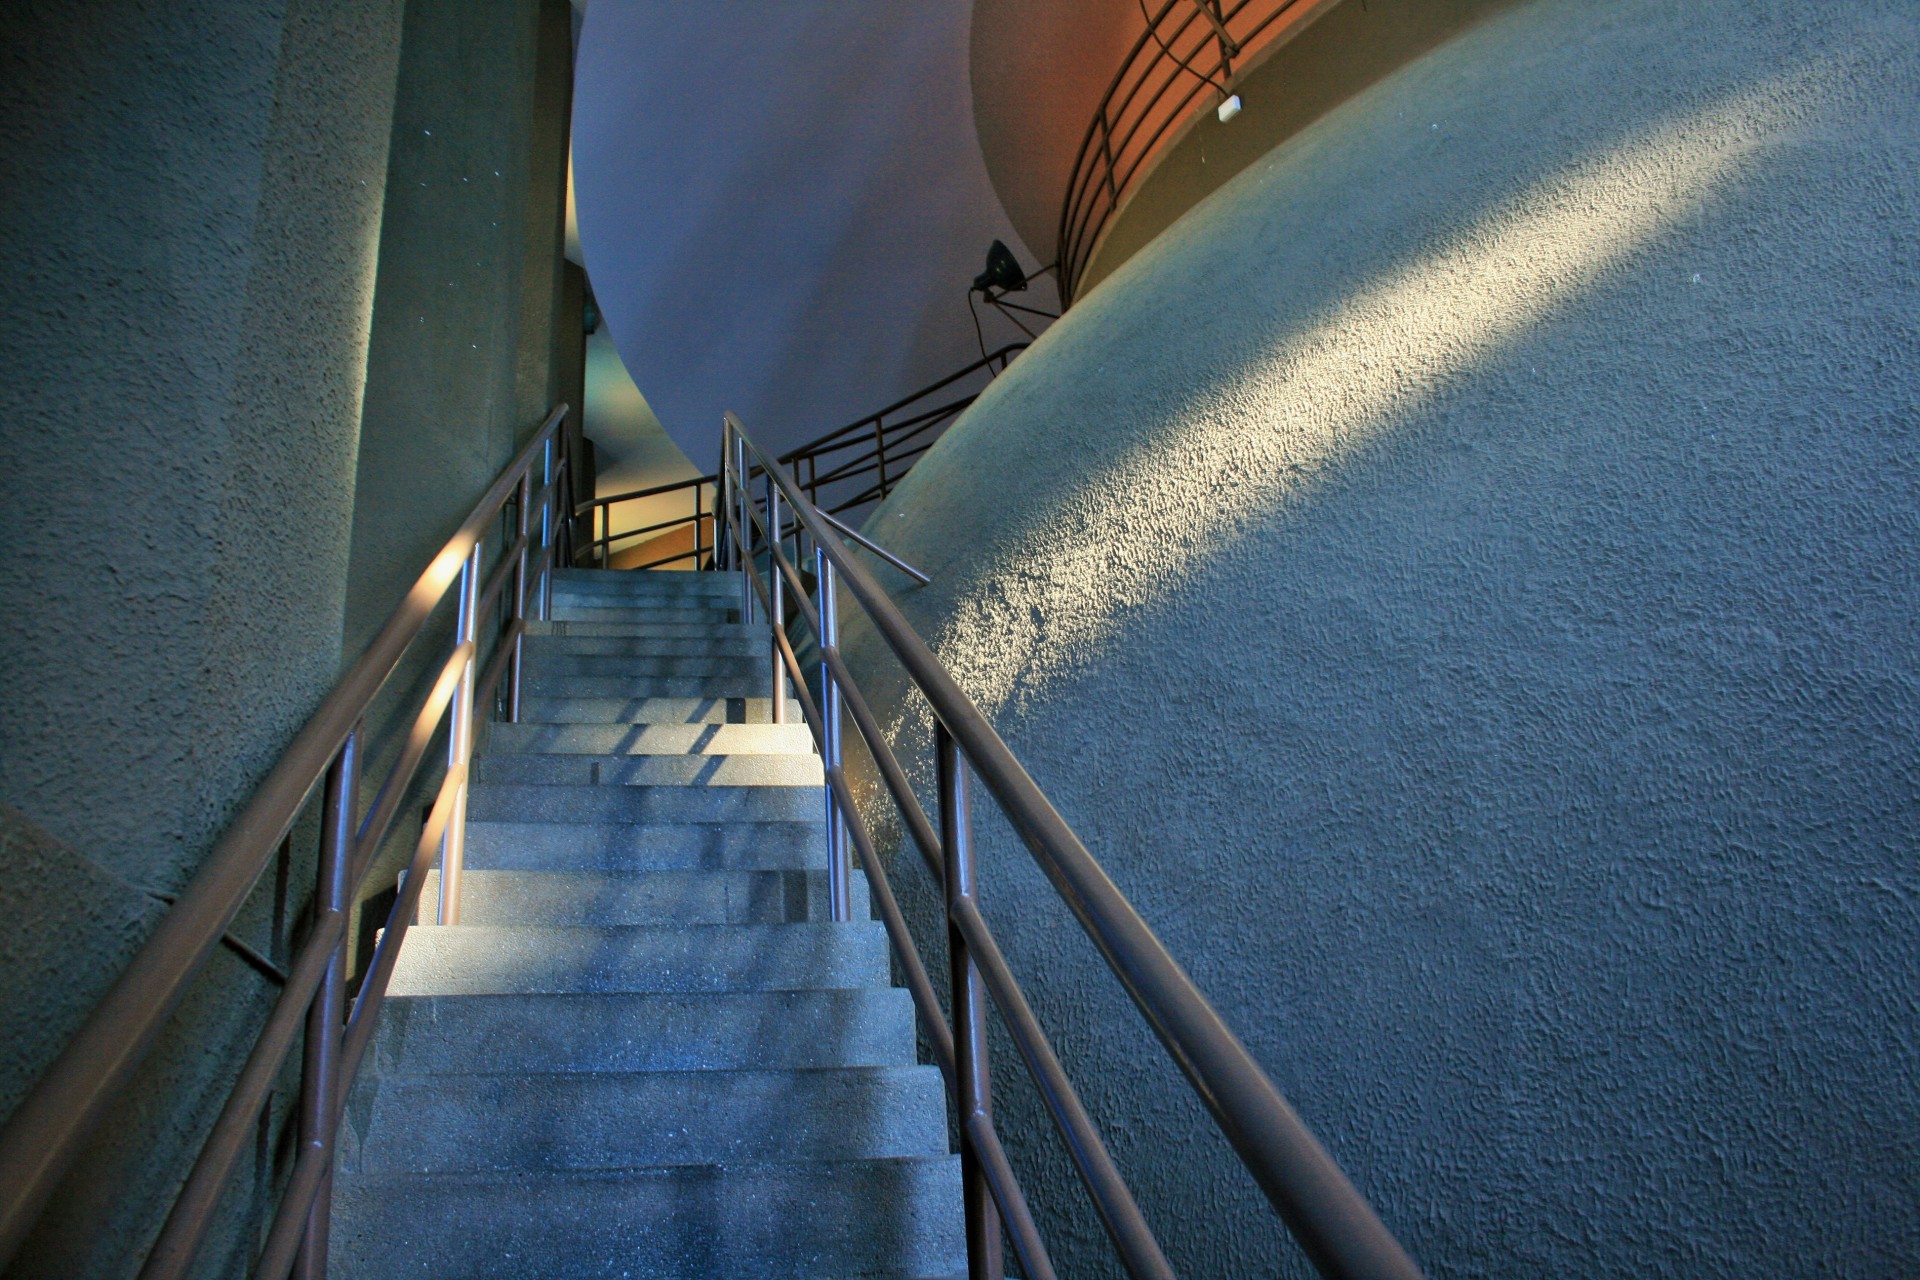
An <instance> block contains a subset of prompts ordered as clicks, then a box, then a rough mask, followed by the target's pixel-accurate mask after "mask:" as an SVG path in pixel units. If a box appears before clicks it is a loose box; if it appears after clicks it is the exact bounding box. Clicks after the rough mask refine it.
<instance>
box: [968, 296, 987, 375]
mask: <svg viewBox="0 0 1920 1280" xmlns="http://www.w3.org/2000/svg"><path fill="white" fill-rule="evenodd" d="M973 295H974V290H972V289H969V290H967V314H968V315H970V316H972V317H973V340H974V341H975V342H977V343H979V344H980V358H981V359H982V360H985V359H986V358H987V339H986V335H985V334H983V333H981V332H980V311H979V308H977V307H975V306H974V305H973Z"/></svg>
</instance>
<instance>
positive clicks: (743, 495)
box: [733, 435, 757, 622]
mask: <svg viewBox="0 0 1920 1280" xmlns="http://www.w3.org/2000/svg"><path fill="white" fill-rule="evenodd" d="M751 480H752V473H751V472H750V471H748V470H747V438H746V437H745V436H739V435H736V436H735V437H734V438H733V483H734V489H735V495H736V499H737V506H738V510H737V512H736V514H735V516H734V520H735V526H734V527H735V529H736V531H737V532H738V534H739V543H740V545H739V546H738V547H736V548H735V550H736V551H737V552H738V553H739V555H740V621H742V622H752V621H754V615H755V613H756V612H757V611H756V610H755V609H754V607H753V583H752V582H751V581H749V580H748V577H747V575H748V574H750V573H752V572H753V516H752V510H753V491H752V490H751V489H749V488H748V487H747V486H748V484H749V483H750V482H751Z"/></svg>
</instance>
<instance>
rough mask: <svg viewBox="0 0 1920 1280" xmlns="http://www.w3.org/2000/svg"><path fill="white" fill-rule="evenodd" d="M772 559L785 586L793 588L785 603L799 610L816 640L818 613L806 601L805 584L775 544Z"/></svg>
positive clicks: (818, 627)
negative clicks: (785, 582)
mask: <svg viewBox="0 0 1920 1280" xmlns="http://www.w3.org/2000/svg"><path fill="white" fill-rule="evenodd" d="M772 557H773V561H774V563H775V564H777V565H779V566H780V576H781V577H783V578H785V579H786V580H787V585H788V586H790V587H792V588H793V594H792V595H791V597H789V599H788V601H787V603H788V604H790V605H792V606H793V607H794V608H796V609H798V610H800V616H801V617H803V618H805V619H806V620H807V626H808V627H810V628H812V630H813V634H814V636H815V637H816V638H818V637H819V635H820V611H819V610H818V609H816V608H814V607H813V601H811V600H809V599H807V584H806V583H805V582H804V581H803V580H802V579H801V577H800V571H799V570H798V569H796V568H794V567H793V562H792V561H790V560H788V559H787V553H786V552H785V551H783V550H782V549H781V547H780V544H779V543H777V542H776V543H774V544H773V551H772Z"/></svg>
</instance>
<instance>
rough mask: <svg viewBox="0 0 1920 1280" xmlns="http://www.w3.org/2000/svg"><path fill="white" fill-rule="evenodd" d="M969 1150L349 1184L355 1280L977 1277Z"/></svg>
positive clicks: (340, 1213)
mask: <svg viewBox="0 0 1920 1280" xmlns="http://www.w3.org/2000/svg"><path fill="white" fill-rule="evenodd" d="M959 1198H960V1164H959V1158H958V1157H957V1156H937V1157H926V1158H918V1159H901V1160H849V1161H805V1162H794V1163H772V1164H750V1165H744V1166H726V1167H720V1166H713V1165H690V1166H681V1167H677V1168H668V1169H647V1170H635V1171H619V1172H603V1173H522V1174H499V1173H464V1174H388V1175H380V1176H375V1175H366V1174H359V1175H343V1176H342V1177H340V1179H339V1181H338V1189H337V1190H336V1191H335V1199H334V1204H335V1223H336V1225H335V1228H334V1232H333V1250H332V1265H333V1270H334V1273H335V1274H336V1275H347V1276H352V1277H354V1280H388V1278H390V1277H391V1278H394V1280H398V1278H399V1277H409V1278H412V1280H429V1278H431V1280H450V1278H452V1277H458V1278H459V1280H528V1277H531V1276H539V1277H541V1280H576V1278H580V1277H590V1276H591V1277H614V1276H633V1277H642V1276H644V1277H648V1280H713V1278H714V1277H719V1276H729V1277H743V1278H744V1277H775V1276H778V1277H783V1278H785V1280H826V1278H827V1277H835V1278H841V1277H848V1276H862V1277H868V1278H870V1280H878V1278H882V1277H901V1278H903V1280H904V1278H908V1277H912V1278H914V1280H923V1278H925V1280H930V1278H931V1277H936V1276H958V1275H961V1274H964V1273H965V1271H966V1256H965V1245H964V1242H963V1239H962V1234H961V1225H960V1215H959V1213H958V1212H957V1206H958V1204H959Z"/></svg>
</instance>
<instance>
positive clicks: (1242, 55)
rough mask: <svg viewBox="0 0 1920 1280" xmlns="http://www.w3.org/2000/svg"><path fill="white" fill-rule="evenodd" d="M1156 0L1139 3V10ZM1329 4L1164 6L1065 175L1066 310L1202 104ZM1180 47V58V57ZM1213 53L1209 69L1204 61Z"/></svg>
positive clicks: (1208, 1) (1060, 233)
mask: <svg viewBox="0 0 1920 1280" xmlns="http://www.w3.org/2000/svg"><path fill="white" fill-rule="evenodd" d="M1150 2H1151V0H1142V3H1143V7H1145V5H1146V4H1147V3H1150ZM1326 3H1328V0H1159V3H1158V5H1157V7H1154V8H1152V9H1150V10H1149V12H1148V19H1147V23H1146V26H1145V27H1144V28H1143V29H1142V30H1141V32H1140V35H1139V37H1138V38H1137V39H1135V40H1134V42H1133V45H1132V46H1131V47H1130V48H1129V49H1128V50H1127V54H1126V56H1125V57H1124V58H1122V59H1121V60H1120V65H1119V67H1118V68H1117V69H1116V70H1115V71H1114V73H1113V79H1112V80H1111V81H1109V82H1108V84H1107V90H1106V92H1105V93H1103V94H1102V95H1101V96H1100V103H1099V105H1098V106H1097V107H1096V108H1095V109H1094V113H1093V119H1092V120H1091V121H1089V122H1088V124H1087V130H1086V133H1085V134H1083V135H1082V136H1081V139H1080V148H1079V150H1078V151H1076V152H1075V153H1074V157H1073V165H1072V167H1071V168H1070V169H1069V170H1068V173H1067V187H1066V193H1065V195H1064V197H1063V198H1062V201H1061V207H1060V223H1059V227H1058V230H1057V233H1056V237H1057V246H1058V253H1057V254H1056V257H1055V261H1056V262H1057V263H1058V264H1059V268H1060V304H1061V306H1062V307H1066V306H1069V305H1071V304H1072V302H1073V298H1074V295H1075V294H1076V292H1077V291H1078V288H1079V285H1080V280H1081V276H1082V274H1083V273H1084V272H1085V271H1086V268H1087V264H1088V263H1089V262H1090V261H1092V258H1093V253H1094V250H1095V249H1096V248H1098V247H1099V244H1100V238H1101V236H1102V235H1103V234H1105V232H1106V230H1107V228H1108V227H1109V226H1110V225H1111V224H1112V221H1113V219H1114V216H1115V215H1116V214H1118V212H1119V211H1120V209H1121V207H1122V205H1123V204H1124V203H1125V201H1126V199H1127V197H1128V196H1129V195H1131V194H1132V192H1133V190H1134V188H1135V186H1136V185H1137V183H1138V182H1139V180H1140V179H1141V178H1143V177H1144V176H1145V173H1146V168H1147V165H1148V163H1149V162H1150V161H1151V160H1152V159H1153V158H1154V157H1155V156H1156V155H1158V154H1159V152H1160V151H1161V150H1162V147H1163V144H1165V143H1167V142H1168V141H1169V140H1170V139H1171V137H1172V135H1173V134H1174V133H1175V132H1176V131H1177V130H1179V129H1181V128H1183V127H1185V126H1186V125H1188V124H1189V123H1190V122H1191V121H1193V120H1194V119H1195V118H1196V117H1197V116H1198V115H1199V114H1200V110H1199V109H1197V108H1194V107H1193V104H1194V102H1195V100H1196V99H1202V98H1205V97H1207V96H1209V95H1216V94H1217V95H1221V96H1222V97H1224V95H1226V94H1231V93H1232V92H1233V90H1234V87H1235V86H1236V85H1237V84H1238V83H1239V81H1240V79H1241V78H1242V77H1244V76H1245V75H1246V73H1247V71H1248V70H1250V69H1251V68H1252V66H1253V65H1254V64H1255V63H1256V62H1257V61H1258V60H1259V57H1260V55H1261V54H1262V53H1264V52H1265V51H1266V50H1267V49H1269V48H1270V47H1271V46H1272V44H1273V42H1274V40H1275V39H1277V38H1278V37H1279V36H1280V35H1281V34H1282V33H1283V32H1284V30H1286V29H1287V28H1288V27H1290V26H1292V25H1294V24H1290V23H1286V22H1285V20H1286V19H1288V18H1289V17H1299V16H1303V15H1310V14H1311V12H1312V11H1315V10H1317V9H1319V8H1322V7H1323V6H1324V5H1325V4H1326ZM1182 50H1184V52H1182ZM1209 54H1211V55H1212V62H1211V63H1210V64H1209V63H1204V62H1203V61H1202V59H1203V57H1205V56H1206V55H1209Z"/></svg>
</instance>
